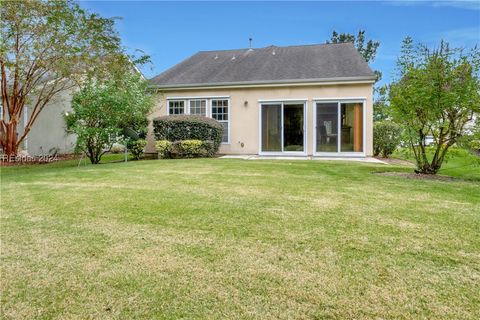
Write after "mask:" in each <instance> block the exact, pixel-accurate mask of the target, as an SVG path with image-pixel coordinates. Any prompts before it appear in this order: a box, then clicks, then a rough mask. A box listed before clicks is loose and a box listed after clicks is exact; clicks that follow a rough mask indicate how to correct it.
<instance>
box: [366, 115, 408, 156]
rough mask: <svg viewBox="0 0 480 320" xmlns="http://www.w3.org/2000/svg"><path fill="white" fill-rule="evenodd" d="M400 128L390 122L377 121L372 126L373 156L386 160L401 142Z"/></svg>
mask: <svg viewBox="0 0 480 320" xmlns="http://www.w3.org/2000/svg"><path fill="white" fill-rule="evenodd" d="M401 133H402V129H401V127H400V126H399V125H398V124H396V123H394V122H391V121H387V120H385V121H378V122H375V123H374V125H373V154H374V155H375V156H378V155H381V156H382V157H384V158H388V157H389V156H390V155H391V154H392V153H393V152H394V151H395V149H396V148H397V147H398V146H399V145H400V142H401Z"/></svg>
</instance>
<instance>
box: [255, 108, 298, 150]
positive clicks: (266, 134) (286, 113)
mask: <svg viewBox="0 0 480 320" xmlns="http://www.w3.org/2000/svg"><path fill="white" fill-rule="evenodd" d="M261 134H262V137H261V152H263V153H283V152H297V153H303V152H304V151H305V105H304V104H303V103H275V104H262V105H261Z"/></svg>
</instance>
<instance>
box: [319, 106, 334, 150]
mask: <svg viewBox="0 0 480 320" xmlns="http://www.w3.org/2000/svg"><path fill="white" fill-rule="evenodd" d="M316 108H317V150H316V151H317V152H338V103H337V102H328V103H317V106H316Z"/></svg>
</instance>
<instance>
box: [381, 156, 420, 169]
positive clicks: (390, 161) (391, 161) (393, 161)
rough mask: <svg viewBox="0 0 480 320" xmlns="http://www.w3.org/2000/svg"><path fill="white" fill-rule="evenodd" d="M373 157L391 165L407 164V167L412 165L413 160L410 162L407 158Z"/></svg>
mask: <svg viewBox="0 0 480 320" xmlns="http://www.w3.org/2000/svg"><path fill="white" fill-rule="evenodd" d="M374 158H375V159H378V160H380V161H383V162H386V163H388V164H392V165H398V166H409V167H413V166H414V163H413V162H410V161H407V160H402V159H396V158H382V157H374Z"/></svg>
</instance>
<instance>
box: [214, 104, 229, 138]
mask: <svg viewBox="0 0 480 320" xmlns="http://www.w3.org/2000/svg"><path fill="white" fill-rule="evenodd" d="M212 118H213V119H215V120H217V121H218V122H220V124H221V125H222V126H223V137H222V142H223V143H228V142H229V141H228V137H229V134H228V131H229V117H228V100H227V99H213V100H212Z"/></svg>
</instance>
